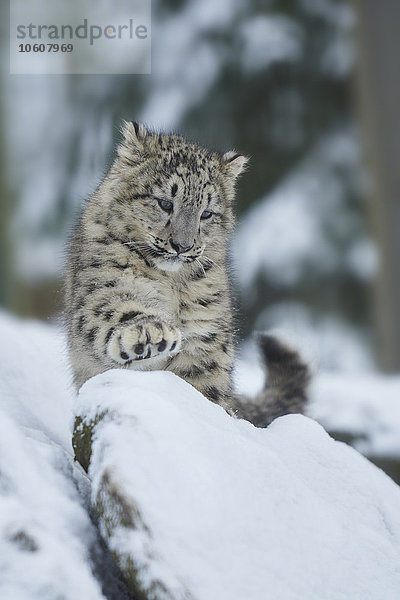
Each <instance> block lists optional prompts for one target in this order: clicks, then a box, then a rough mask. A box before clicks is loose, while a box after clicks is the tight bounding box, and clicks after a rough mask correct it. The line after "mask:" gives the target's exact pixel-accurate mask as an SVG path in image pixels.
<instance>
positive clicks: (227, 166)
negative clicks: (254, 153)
mask: <svg viewBox="0 0 400 600" xmlns="http://www.w3.org/2000/svg"><path fill="white" fill-rule="evenodd" d="M248 161H249V159H248V157H247V156H243V154H238V153H237V152H235V150H230V151H229V152H225V154H224V155H223V156H222V170H223V172H224V173H225V174H226V175H228V176H229V177H233V179H236V178H237V177H239V175H240V173H242V172H243V171H244V169H245V167H246V164H247V163H248Z"/></svg>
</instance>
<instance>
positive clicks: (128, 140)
mask: <svg viewBox="0 0 400 600" xmlns="http://www.w3.org/2000/svg"><path fill="white" fill-rule="evenodd" d="M121 132H122V135H123V136H124V141H123V142H122V144H120V146H119V147H118V154H119V155H120V156H121V157H125V158H128V156H127V152H128V153H131V154H132V153H133V154H137V153H141V152H142V150H143V143H144V141H145V139H146V137H147V135H148V132H147V129H146V128H145V126H144V125H143V124H142V123H136V122H134V121H133V122H130V121H123V123H122V127H121Z"/></svg>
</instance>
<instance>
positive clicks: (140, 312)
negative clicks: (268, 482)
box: [65, 123, 247, 416]
mask: <svg viewBox="0 0 400 600" xmlns="http://www.w3.org/2000/svg"><path fill="white" fill-rule="evenodd" d="M123 134H124V139H123V142H122V143H121V145H120V146H119V148H118V154H117V157H116V159H115V161H114V163H113V165H112V167H111V169H110V171H109V173H108V174H107V176H106V177H105V179H104V180H103V182H102V183H101V184H100V186H99V188H98V189H97V191H96V192H95V193H94V194H93V196H92V197H91V198H90V200H89V202H88V204H87V205H86V207H85V209H84V211H83V213H82V215H81V218H80V221H79V223H78V226H77V228H76V231H75V235H74V237H73V239H72V241H71V245H70V252H69V261H68V272H67V278H66V293H65V306H66V317H67V324H68V339H69V350H70V357H71V362H72V367H73V372H74V379H75V383H76V385H77V387H80V386H81V385H82V384H83V383H84V382H85V381H86V380H87V379H88V378H89V377H92V376H94V375H96V374H98V373H101V372H103V371H105V370H107V369H111V368H115V367H120V368H129V369H142V370H154V369H165V370H169V371H172V372H174V373H175V374H176V375H178V376H180V377H182V378H183V379H185V380H186V381H188V382H189V383H191V384H192V385H193V386H194V387H196V388H197V389H198V390H199V391H200V392H202V393H203V394H204V395H205V396H206V397H207V398H209V399H210V400H211V401H213V402H216V403H218V404H221V405H222V406H223V407H224V408H225V409H226V410H228V411H230V412H232V411H236V412H237V413H238V414H239V413H240V410H239V409H238V406H239V405H238V404H237V402H236V401H234V399H233V393H232V366H233V359H234V342H233V322H232V306H231V293H230V283H229V279H228V269H227V245H228V240H229V236H230V234H231V232H232V229H233V225H234V217H233V207H232V204H233V200H234V188H235V181H236V179H237V177H238V176H239V175H240V173H241V171H242V170H243V168H244V166H245V164H246V162H247V159H246V158H245V157H244V156H242V155H240V154H237V153H236V152H228V153H225V154H218V153H216V152H210V151H209V150H206V149H204V148H201V147H199V146H198V145H196V144H192V143H189V142H187V141H186V140H184V139H183V138H182V137H180V136H177V135H162V134H156V133H151V132H148V131H147V130H146V129H145V128H144V126H143V125H137V124H134V123H125V125H124V129H123ZM240 414H241V413H240ZM241 416H242V415H241Z"/></svg>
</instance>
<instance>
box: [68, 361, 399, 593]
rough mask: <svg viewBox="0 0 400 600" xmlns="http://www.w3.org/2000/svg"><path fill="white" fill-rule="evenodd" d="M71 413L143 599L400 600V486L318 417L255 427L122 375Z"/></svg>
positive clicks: (163, 381) (97, 497)
mask: <svg viewBox="0 0 400 600" xmlns="http://www.w3.org/2000/svg"><path fill="white" fill-rule="evenodd" d="M76 414H77V415H78V417H79V418H80V419H82V422H81V423H80V425H79V427H77V429H76V432H75V439H76V442H77V446H78V456H79V448H80V447H83V448H84V442H88V441H90V440H89V438H88V436H89V434H91V435H92V436H93V437H92V440H91V450H92V456H91V462H90V467H89V474H90V477H91V478H92V503H93V505H94V506H95V507H96V508H97V511H98V514H99V517H100V525H101V529H102V533H103V536H104V538H105V539H106V540H107V543H108V544H109V546H110V548H111V550H112V551H113V553H114V555H115V557H116V559H117V561H118V562H119V564H120V566H121V568H122V569H123V571H124V573H125V576H126V580H127V581H128V583H129V585H130V586H131V589H133V590H140V591H141V592H143V593H144V594H145V597H147V598H151V599H157V600H159V599H166V598H173V599H174V600H179V599H181V598H182V599H183V598H191V599H195V600H203V599H204V600H214V599H215V600H217V599H218V600H224V599H225V598H226V599H229V600H236V599H237V600H239V599H240V600H242V599H243V598H246V600H261V599H262V598H265V597H270V598H279V600H300V599H301V600H303V599H305V598H306V599H307V600H321V599H322V598H324V599H325V598H326V599H328V598H329V600H378V599H379V600H380V599H385V600H395V599H396V600H397V598H399V596H400V570H399V561H400V516H399V510H398V507H399V503H400V490H399V488H398V487H397V486H396V485H395V484H394V483H393V482H392V481H391V480H390V479H389V478H388V477H387V476H386V475H385V474H384V473H383V472H382V471H380V470H379V469H377V468H376V467H374V466H373V465H371V464H370V463H369V462H368V461H367V460H366V459H365V458H363V457H362V456H361V455H359V454H358V453H357V452H356V451H355V450H353V449H351V448H349V447H348V446H346V445H344V444H342V443H339V442H335V441H334V440H332V439H331V438H330V437H329V436H328V435H327V434H326V433H325V431H324V430H323V429H322V427H321V426H320V425H318V424H317V423H315V422H314V421H311V420H310V419H307V418H306V417H301V416H295V415H292V416H287V417H283V418H281V419H278V420H277V421H275V422H274V423H273V424H272V425H271V426H270V427H269V428H268V429H265V430H263V429H256V428H254V427H253V426H252V425H250V424H249V423H247V422H245V421H239V420H235V419H233V418H231V417H229V416H228V415H227V414H226V413H225V412H224V411H223V410H222V409H221V408H220V407H219V406H216V405H214V404H211V403H210V402H208V401H207V400H206V399H205V398H204V397H203V396H202V395H201V394H199V393H198V392H197V391H196V390H194V389H193V388H192V387H191V386H189V385H188V384H186V383H185V382H184V381H182V380H180V379H179V378H177V377H175V376H174V375H172V374H171V373H165V372H164V373H163V372H155V373H135V372H128V371H121V370H119V371H109V372H107V373H104V374H102V375H99V376H97V377H95V378H94V379H92V380H90V381H88V382H87V383H86V384H85V385H84V387H83V388H82V390H81V393H80V397H79V400H78V403H77V406H76ZM78 422H79V421H78ZM86 454H87V453H86Z"/></svg>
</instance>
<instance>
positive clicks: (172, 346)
mask: <svg viewBox="0 0 400 600" xmlns="http://www.w3.org/2000/svg"><path fill="white" fill-rule="evenodd" d="M175 348H176V342H173V343H172V344H171V348H170V349H169V350H170V352H172V350H175Z"/></svg>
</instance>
